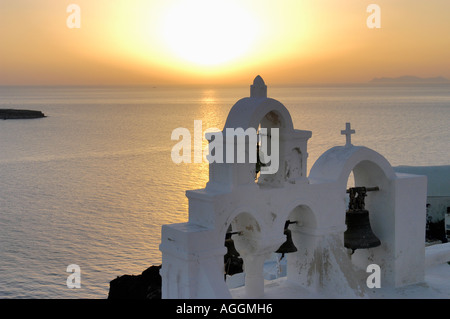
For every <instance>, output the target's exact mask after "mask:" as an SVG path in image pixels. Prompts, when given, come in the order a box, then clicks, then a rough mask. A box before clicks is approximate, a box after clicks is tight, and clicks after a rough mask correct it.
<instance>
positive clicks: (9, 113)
mask: <svg viewBox="0 0 450 319" xmlns="http://www.w3.org/2000/svg"><path fill="white" fill-rule="evenodd" d="M42 117H46V116H45V115H44V113H42V112H41V111H34V110H16V109H0V119H2V120H23V119H37V118H42Z"/></svg>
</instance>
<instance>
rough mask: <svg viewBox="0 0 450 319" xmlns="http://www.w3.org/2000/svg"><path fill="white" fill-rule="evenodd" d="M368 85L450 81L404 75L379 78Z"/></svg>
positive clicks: (439, 77)
mask: <svg viewBox="0 0 450 319" xmlns="http://www.w3.org/2000/svg"><path fill="white" fill-rule="evenodd" d="M369 82H370V83H450V80H449V79H447V78H444V77H443V76H436V77H431V78H421V77H418V76H412V75H404V76H399V77H395V78H390V77H381V78H373V79H372V80H370V81H369Z"/></svg>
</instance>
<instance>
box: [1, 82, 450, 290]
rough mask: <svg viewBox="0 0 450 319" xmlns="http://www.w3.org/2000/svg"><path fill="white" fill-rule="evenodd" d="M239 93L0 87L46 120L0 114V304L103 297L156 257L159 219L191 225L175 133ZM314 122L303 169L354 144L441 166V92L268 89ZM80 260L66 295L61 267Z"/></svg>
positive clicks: (196, 183) (447, 100)
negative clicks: (77, 279) (174, 156)
mask: <svg viewBox="0 0 450 319" xmlns="http://www.w3.org/2000/svg"><path fill="white" fill-rule="evenodd" d="M248 95H249V88H248V87H238V88H208V89H201V88H151V87H149V88H144V87H139V88H137V87H119V88H117V87H116V88H84V87H64V88H61V87H43V88H39V87H25V88H23V87H22V88H20V87H0V108H23V109H37V110H41V111H43V112H44V113H45V114H46V115H48V117H47V118H44V119H35V120H8V121H0V298H106V297H107V294H108V290H109V282H110V281H111V280H112V279H114V278H116V277H117V276H120V275H123V274H135V275H137V274H140V273H141V272H142V271H143V270H144V269H146V268H147V267H149V266H151V265H153V264H159V263H160V262H161V254H160V252H159V250H158V246H159V242H160V230H161V225H163V224H169V223H176V222H184V221H186V220H187V214H188V210H187V199H186V197H185V191H186V190H188V189H197V188H203V187H204V185H205V183H206V182H207V179H208V166H207V164H206V163H204V164H181V165H176V164H174V163H173V162H172V160H171V149H172V147H173V146H174V145H175V144H176V141H172V140H171V133H172V131H173V130H174V129H175V128H178V127H185V128H188V129H189V130H191V132H193V129H194V120H203V130H206V129H207V128H210V127H218V128H223V125H224V123H225V120H226V117H227V114H228V112H229V110H230V108H231V107H232V106H233V104H234V103H235V102H236V101H237V100H239V99H240V98H242V97H245V96H248ZM269 96H270V97H273V98H275V99H277V100H279V101H280V102H282V103H283V104H284V105H285V106H286V107H287V108H288V110H289V111H290V113H291V116H292V119H293V121H294V126H295V128H297V129H302V130H311V131H312V132H313V135H312V138H311V139H310V141H309V146H308V147H309V149H308V152H309V159H308V170H309V169H310V168H311V167H312V164H313V163H314V162H315V161H316V159H317V158H318V157H319V156H320V155H321V154H322V153H323V152H325V151H326V150H327V149H328V148H330V147H332V146H336V145H343V144H345V137H344V136H342V135H341V134H340V131H341V130H342V129H344V128H345V123H346V122H351V124H352V128H354V129H355V130H356V134H355V135H353V136H352V142H353V144H355V145H365V146H367V147H370V148H372V149H374V150H376V151H378V152H379V153H381V154H382V155H384V156H385V157H386V158H387V160H388V161H389V162H390V163H391V164H392V165H393V166H397V165H448V164H450V149H449V142H450V87H449V86H435V87H425V86H416V87H401V86H397V87H368V86H354V87H350V86H348V87H299V88H271V87H269ZM70 264H77V265H79V266H80V268H81V289H69V288H67V285H66V279H67V277H68V275H69V273H67V272H66V268H67V266H68V265H70Z"/></svg>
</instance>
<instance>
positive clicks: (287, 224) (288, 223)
mask: <svg viewBox="0 0 450 319" xmlns="http://www.w3.org/2000/svg"><path fill="white" fill-rule="evenodd" d="M291 224H297V221H296V220H294V221H290V220H289V219H288V220H287V221H286V223H285V224H284V229H287V228H288V227H289V225H291Z"/></svg>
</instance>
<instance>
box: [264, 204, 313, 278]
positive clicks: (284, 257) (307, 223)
mask: <svg viewBox="0 0 450 319" xmlns="http://www.w3.org/2000/svg"><path fill="white" fill-rule="evenodd" d="M316 227H317V223H316V217H315V216H314V213H313V211H312V210H311V209H310V208H309V206H307V205H302V204H300V205H298V206H296V207H295V208H294V209H292V211H291V212H290V213H289V215H288V217H287V219H286V220H285V222H284V227H283V229H282V230H281V231H282V232H283V235H284V236H285V242H284V243H283V244H282V245H281V246H280V247H279V248H278V249H277V250H276V251H274V252H273V254H272V255H271V257H270V258H269V259H267V260H266V261H265V263H264V278H265V279H266V280H274V279H278V278H282V277H288V279H289V278H291V279H293V278H298V277H299V276H301V275H302V274H300V273H299V272H298V266H299V265H301V264H304V265H306V264H307V258H308V257H309V255H311V251H313V249H311V247H312V244H313V240H311V235H310V234H311V232H313V230H314V229H316ZM308 249H309V252H308ZM303 275H305V274H303ZM293 280H294V281H295V280H297V279H293Z"/></svg>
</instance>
